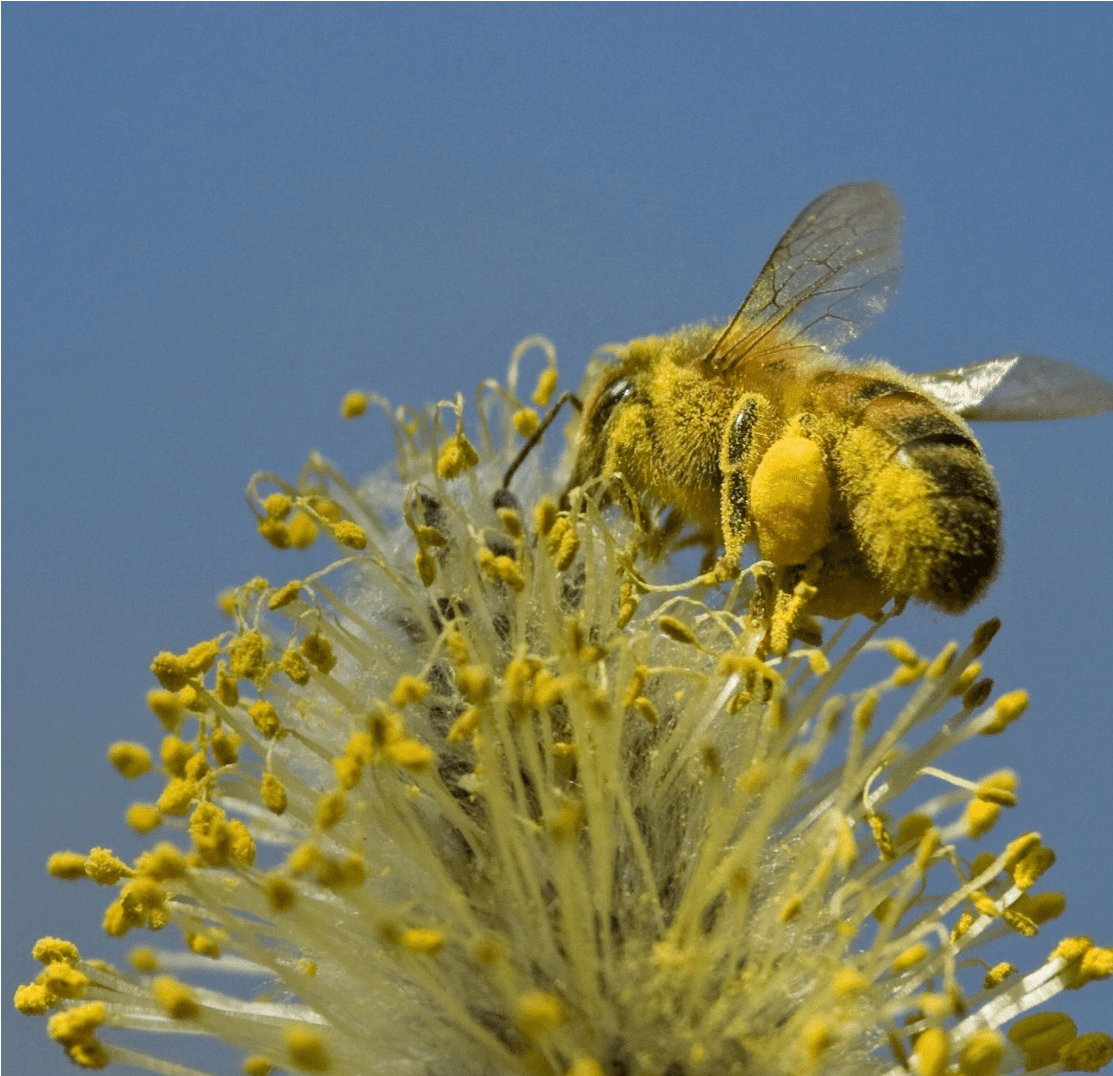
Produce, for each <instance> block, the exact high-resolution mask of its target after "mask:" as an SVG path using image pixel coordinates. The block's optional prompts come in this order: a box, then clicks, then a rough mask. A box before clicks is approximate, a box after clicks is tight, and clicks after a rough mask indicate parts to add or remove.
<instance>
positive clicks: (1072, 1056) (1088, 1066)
mask: <svg viewBox="0 0 1113 1076" xmlns="http://www.w3.org/2000/svg"><path fill="white" fill-rule="evenodd" d="M1059 1060H1060V1061H1061V1062H1062V1065H1063V1068H1064V1070H1065V1071H1067V1072H1099V1071H1100V1070H1101V1069H1103V1068H1105V1066H1106V1065H1108V1064H1109V1062H1110V1061H1113V1038H1110V1037H1109V1036H1108V1035H1107V1034H1106V1033H1105V1032H1104V1031H1091V1032H1089V1033H1088V1034H1086V1035H1079V1036H1078V1038H1077V1039H1075V1040H1074V1041H1073V1042H1072V1043H1070V1045H1068V1046H1067V1047H1065V1048H1064V1049H1063V1052H1062V1053H1061V1054H1060V1055H1059Z"/></svg>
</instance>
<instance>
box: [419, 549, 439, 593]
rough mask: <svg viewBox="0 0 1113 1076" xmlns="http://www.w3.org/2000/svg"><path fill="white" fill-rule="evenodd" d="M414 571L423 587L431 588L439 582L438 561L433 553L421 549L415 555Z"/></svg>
mask: <svg viewBox="0 0 1113 1076" xmlns="http://www.w3.org/2000/svg"><path fill="white" fill-rule="evenodd" d="M414 570H415V571H416V572H417V577H418V579H420V580H421V585H422V586H423V587H431V586H432V585H433V584H434V583H435V582H436V581H437V559H436V557H434V556H433V555H432V554H431V553H426V552H425V550H423V549H420V550H418V551H417V553H415V554H414Z"/></svg>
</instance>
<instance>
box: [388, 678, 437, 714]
mask: <svg viewBox="0 0 1113 1076" xmlns="http://www.w3.org/2000/svg"><path fill="white" fill-rule="evenodd" d="M428 692H429V685H428V684H427V683H426V682H425V681H424V680H422V679H421V678H420V677H417V676H408V675H406V676H401V677H399V678H398V682H397V683H396V684H395V685H394V690H393V691H391V693H390V701H391V703H392V704H393V705H394V706H396V707H397V708H398V709H399V710H401V709H402V707H403V706H407V705H408V704H410V703H412V702H421V700H422V699H424V698H425V696H426V695H427V694H428Z"/></svg>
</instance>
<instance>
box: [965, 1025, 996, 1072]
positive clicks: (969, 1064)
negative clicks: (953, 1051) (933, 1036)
mask: <svg viewBox="0 0 1113 1076" xmlns="http://www.w3.org/2000/svg"><path fill="white" fill-rule="evenodd" d="M1004 1056H1005V1042H1004V1039H1003V1038H1002V1037H1001V1033H1000V1032H998V1031H993V1030H991V1029H990V1028H981V1029H980V1030H978V1031H975V1032H974V1033H973V1034H972V1035H971V1036H970V1038H968V1039H967V1040H966V1042H965V1043H963V1045H962V1049H961V1051H959V1057H958V1071H959V1074H960V1076H996V1073H997V1069H998V1066H999V1065H1000V1064H1001V1060H1002V1058H1003V1057H1004Z"/></svg>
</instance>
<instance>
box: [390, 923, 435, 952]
mask: <svg viewBox="0 0 1113 1076" xmlns="http://www.w3.org/2000/svg"><path fill="white" fill-rule="evenodd" d="M398 943H399V944H400V945H401V946H402V948H403V949H408V950H409V951H410V952H411V953H417V954H419V955H420V956H436V955H437V953H439V952H440V951H441V950H442V949H443V948H444V932H443V931H440V930H433V929H431V928H429V927H410V928H409V929H408V930H404V931H402V936H401V937H400V938H399V939H398Z"/></svg>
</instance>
